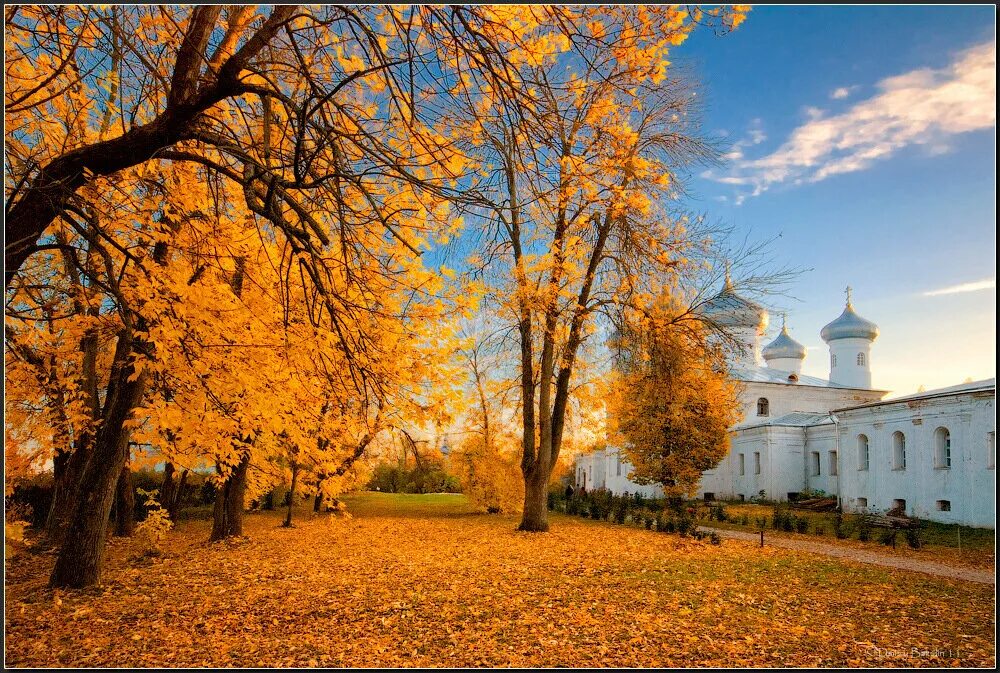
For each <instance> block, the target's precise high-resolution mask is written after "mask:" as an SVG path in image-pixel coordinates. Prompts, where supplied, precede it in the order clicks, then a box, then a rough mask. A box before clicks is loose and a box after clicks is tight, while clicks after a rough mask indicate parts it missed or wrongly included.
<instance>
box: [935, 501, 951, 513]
mask: <svg viewBox="0 0 1000 673" xmlns="http://www.w3.org/2000/svg"><path fill="white" fill-rule="evenodd" d="M937 510H938V511H939V512H950V511H951V500H938V501H937Z"/></svg>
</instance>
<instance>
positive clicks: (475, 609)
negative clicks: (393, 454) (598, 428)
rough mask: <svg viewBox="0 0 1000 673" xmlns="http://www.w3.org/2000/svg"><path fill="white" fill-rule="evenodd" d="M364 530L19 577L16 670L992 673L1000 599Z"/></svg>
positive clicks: (666, 557) (523, 538) (496, 533)
mask: <svg viewBox="0 0 1000 673" xmlns="http://www.w3.org/2000/svg"><path fill="white" fill-rule="evenodd" d="M348 502H349V504H350V506H351V508H352V511H353V512H354V517H353V518H351V519H343V518H331V517H322V518H319V519H313V520H307V519H303V520H302V521H300V523H299V524H298V527H297V528H294V529H291V530H289V529H282V528H278V527H277V524H278V522H279V514H278V513H274V514H262V515H250V516H248V517H247V525H246V529H247V532H248V533H249V536H250V537H249V539H248V540H244V541H241V542H237V543H233V544H221V545H218V544H217V545H210V544H207V543H206V542H205V540H206V539H207V537H208V522H205V521H194V522H185V523H182V524H181V525H180V527H179V528H178V529H177V530H176V531H175V532H173V533H172V534H171V536H170V538H169V539H168V541H167V543H166V546H165V554H164V556H162V557H160V558H155V559H152V560H151V561H149V560H147V561H138V560H136V559H135V557H134V556H132V554H131V551H130V549H129V548H128V545H127V543H125V542H123V541H120V540H116V541H114V542H113V548H112V550H111V556H110V559H109V567H108V569H107V572H106V579H105V584H104V586H103V587H102V588H101V589H98V590H94V591H88V592H60V593H54V592H52V591H50V590H48V589H46V588H45V580H46V576H47V574H48V570H49V569H50V568H51V564H52V557H51V556H49V555H39V554H31V553H22V554H20V555H18V556H15V557H14V558H12V559H10V560H9V561H8V565H7V601H6V605H5V610H6V620H7V643H6V647H7V649H6V663H7V665H13V666H292V665H295V666H317V665H320V666H324V665H325V666H428V667H442V666H575V667H582V666H781V665H786V666H813V665H816V666H863V665H870V666H937V665H945V666H947V665H961V666H989V667H992V666H993V664H994V661H995V651H994V645H993V630H994V596H993V587H990V586H983V585H979V584H972V583H965V582H960V581H955V580H946V579H940V578H933V577H929V576H924V575H918V574H913V573H908V572H905V571H893V570H888V569H883V568H877V567H873V566H865V565H861V564H854V563H851V562H845V561H839V560H831V559H826V558H823V557H820V556H814V555H807V554H802V553H795V552H791V551H787V550H780V549H774V548H764V549H763V550H761V549H759V548H756V547H754V546H753V545H750V544H744V543H741V542H737V541H730V540H727V541H726V542H725V543H724V544H723V545H722V546H721V547H717V546H711V545H708V544H702V543H698V542H694V541H691V540H687V539H682V538H679V537H678V536H675V535H666V534H658V533H653V532H648V531H644V530H638V529H635V528H630V527H624V526H614V525H609V524H603V523H593V522H588V521H584V520H580V519H577V518H570V517H565V516H555V517H553V530H552V532H551V533H548V534H544V535H539V534H528V533H518V532H515V531H514V526H515V524H516V519H514V518H511V517H497V516H488V515H475V514H472V513H471V512H470V511H469V509H468V507H467V505H466V504H465V501H464V499H463V498H462V497H461V496H391V495H377V494H366V495H363V496H357V497H354V498H350V499H349V500H348Z"/></svg>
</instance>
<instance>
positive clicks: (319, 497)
mask: <svg viewBox="0 0 1000 673" xmlns="http://www.w3.org/2000/svg"><path fill="white" fill-rule="evenodd" d="M322 507H323V492H322V491H320V492H319V493H317V494H316V497H315V498H313V514H319V512H320V509H322Z"/></svg>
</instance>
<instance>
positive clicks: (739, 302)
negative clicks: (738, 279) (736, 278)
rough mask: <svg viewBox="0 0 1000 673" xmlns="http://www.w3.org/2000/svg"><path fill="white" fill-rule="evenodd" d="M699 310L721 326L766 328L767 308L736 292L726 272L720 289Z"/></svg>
mask: <svg viewBox="0 0 1000 673" xmlns="http://www.w3.org/2000/svg"><path fill="white" fill-rule="evenodd" d="M699 312H700V313H701V314H702V316H704V317H705V318H706V319H707V320H709V321H711V322H713V323H715V324H717V325H719V326H721V327H744V328H755V329H758V330H764V329H766V328H767V322H768V315H767V310H766V309H765V308H764V307H763V306H761V305H760V304H757V303H756V302H752V301H750V300H749V299H746V298H745V297H741V296H740V295H738V294H736V291H735V289H734V288H733V281H732V279H731V278H730V277H729V274H728V273H727V274H726V283H725V285H724V286H723V287H722V291H721V292H719V294H717V295H715V296H714V297H712V298H711V299H709V300H708V301H706V302H705V303H704V304H703V305H702V306H701V309H700V311H699Z"/></svg>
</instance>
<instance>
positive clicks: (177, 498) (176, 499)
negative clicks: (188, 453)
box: [166, 470, 188, 521]
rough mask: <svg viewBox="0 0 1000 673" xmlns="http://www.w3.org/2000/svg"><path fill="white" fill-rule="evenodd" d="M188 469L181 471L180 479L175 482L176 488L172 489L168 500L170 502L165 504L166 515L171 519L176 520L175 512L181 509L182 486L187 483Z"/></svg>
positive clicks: (182, 499)
mask: <svg viewBox="0 0 1000 673" xmlns="http://www.w3.org/2000/svg"><path fill="white" fill-rule="evenodd" d="M187 478H188V470H184V471H183V472H181V479H180V481H179V482H177V488H176V489H175V490H174V494H173V498H171V500H170V504H169V505H167V506H166V507H167V515H168V516H169V517H170V520H171V521H177V513H178V512H180V511H181V504H182V503H183V501H184V486H185V485H186V484H187Z"/></svg>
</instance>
